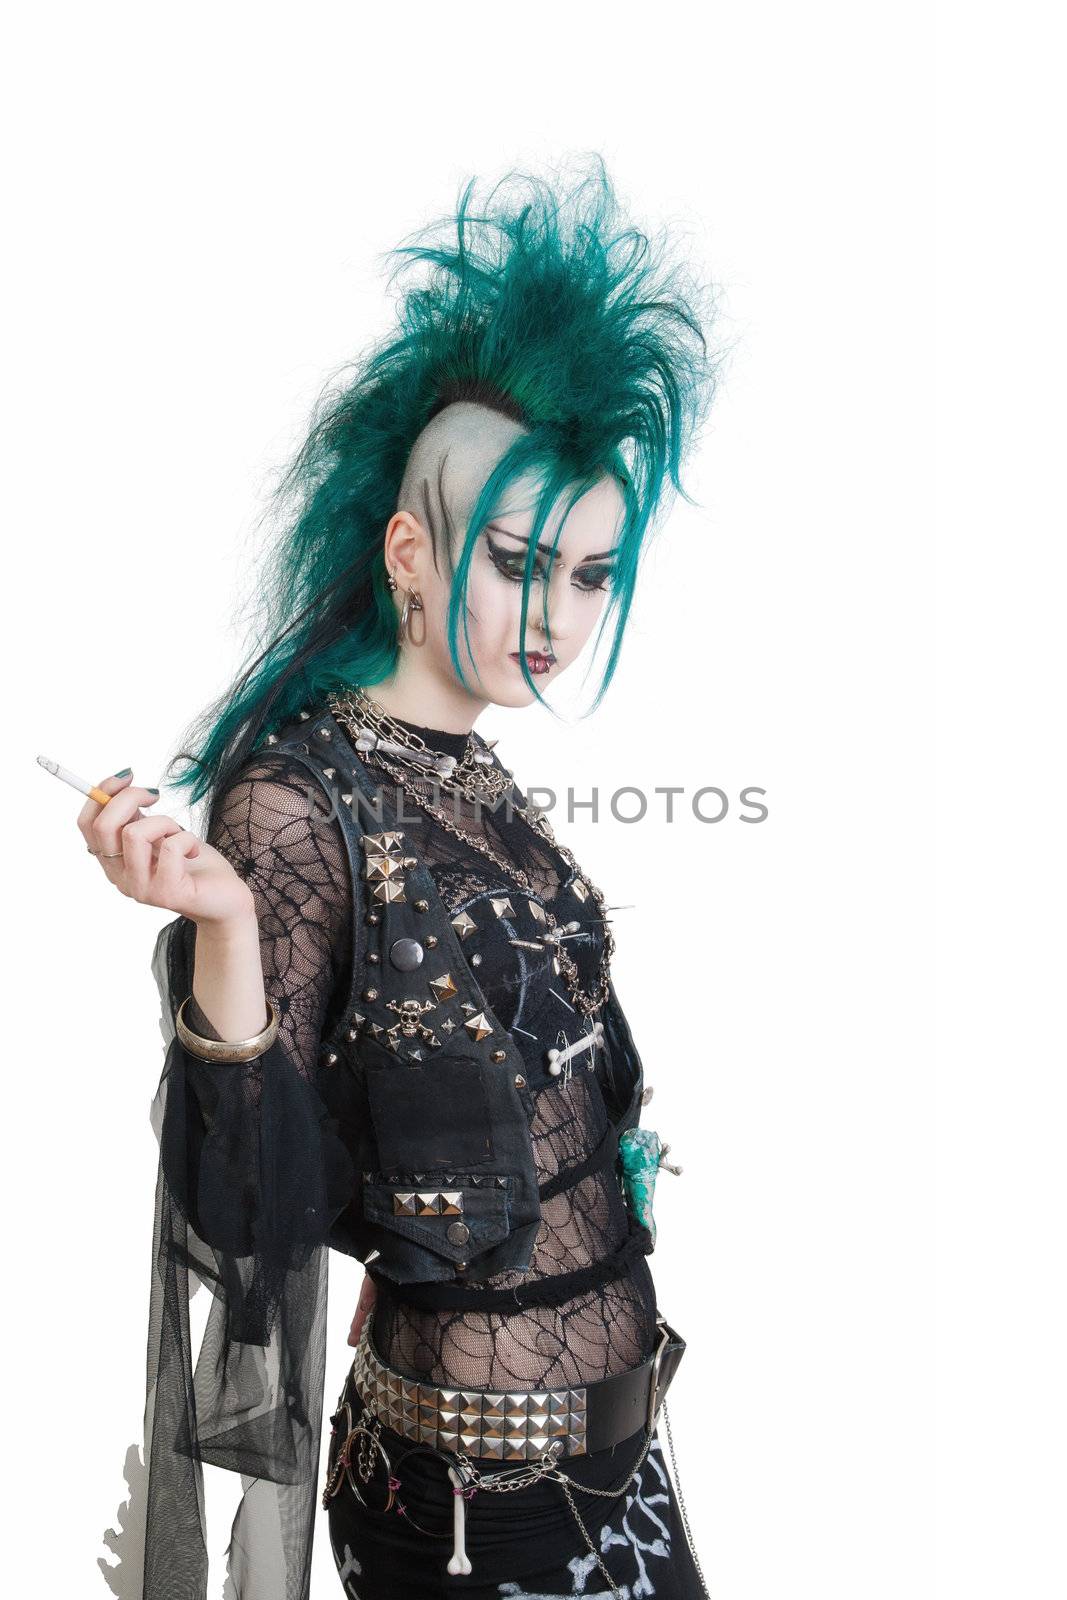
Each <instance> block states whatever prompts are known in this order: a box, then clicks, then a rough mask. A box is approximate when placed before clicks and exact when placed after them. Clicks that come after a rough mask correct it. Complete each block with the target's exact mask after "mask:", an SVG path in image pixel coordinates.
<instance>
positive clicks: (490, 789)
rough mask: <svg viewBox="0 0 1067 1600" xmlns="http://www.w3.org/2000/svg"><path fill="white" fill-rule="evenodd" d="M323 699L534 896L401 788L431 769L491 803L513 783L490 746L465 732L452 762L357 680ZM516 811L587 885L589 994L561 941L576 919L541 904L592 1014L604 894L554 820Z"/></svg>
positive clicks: (597, 992)
mask: <svg viewBox="0 0 1067 1600" xmlns="http://www.w3.org/2000/svg"><path fill="white" fill-rule="evenodd" d="M326 700H327V704H328V705H329V707H330V710H331V711H332V713H333V715H334V716H335V717H336V718H337V720H338V721H339V722H340V723H341V725H342V727H344V728H345V730H346V731H347V733H348V734H349V736H350V737H351V738H352V741H353V745H354V747H355V749H356V750H358V751H360V752H361V753H362V754H373V755H374V756H375V758H376V759H377V760H378V761H379V762H380V763H381V765H382V767H383V768H384V769H385V771H386V772H387V773H388V774H389V776H390V777H391V778H392V779H393V781H394V783H397V784H398V785H399V786H400V787H401V788H403V789H404V792H405V793H406V794H408V795H409V797H410V798H411V799H413V800H414V801H415V804H416V805H417V806H419V807H421V809H422V810H423V811H425V812H427V814H428V815H429V816H431V817H433V818H434V820H435V821H437V822H439V823H440V825H441V826H442V827H443V828H444V829H445V830H446V832H448V833H451V834H454V835H455V837H456V838H458V839H461V840H462V841H463V842H464V843H465V844H469V845H470V847H471V848H472V849H473V850H476V851H478V853H479V854H480V855H483V856H485V857H487V858H488V859H489V860H490V861H492V862H493V863H494V864H495V865H496V866H497V867H499V868H500V870H501V871H502V872H504V873H506V874H507V875H508V876H509V877H510V878H512V879H513V880H514V881H515V882H516V883H518V884H519V886H520V887H521V888H522V890H523V891H524V893H526V894H527V895H531V896H536V894H537V890H536V886H535V885H534V884H533V883H532V881H531V880H530V878H529V877H528V876H527V874H526V873H525V872H523V870H522V868H521V867H519V866H517V865H516V864H515V863H514V862H511V861H508V860H507V858H506V857H504V856H501V855H500V854H499V853H498V852H497V851H495V850H493V849H492V847H491V846H490V845H489V844H487V843H486V842H485V841H484V840H482V839H479V838H477V837H476V836H475V835H473V834H471V833H469V832H468V831H466V830H465V829H463V828H460V827H459V826H458V824H457V823H456V822H454V821H450V820H449V818H448V816H447V814H446V813H445V811H444V808H443V807H441V806H438V805H435V804H434V802H433V801H432V800H429V799H427V798H426V797H425V796H423V795H420V794H419V793H418V792H417V791H415V790H412V789H410V788H408V787H407V784H408V783H409V782H410V776H409V774H410V772H411V771H415V772H416V773H418V775H419V776H420V777H423V778H426V777H430V776H432V778H433V779H434V781H435V782H436V783H437V785H438V786H439V788H443V789H450V790H453V791H455V792H458V793H459V794H461V795H463V796H464V797H465V798H466V799H467V800H469V801H471V802H472V803H475V804H477V803H479V802H480V803H482V804H485V803H488V804H489V805H490V806H495V805H497V804H498V803H499V802H500V800H501V799H503V798H504V796H505V795H506V794H507V793H508V792H509V791H510V789H511V788H512V778H511V774H510V773H508V772H505V771H504V770H503V768H500V767H497V766H496V764H495V762H494V760H493V756H492V754H491V750H492V746H491V745H487V744H485V743H484V742H476V741H477V740H478V736H477V735H476V734H475V733H474V732H473V731H472V732H471V733H470V734H469V735H468V738H467V747H466V749H465V750H464V752H463V756H462V757H461V758H460V760H459V761H458V762H457V760H456V758H455V756H449V755H444V754H442V753H441V752H440V751H436V750H431V749H430V747H429V745H427V743H426V741H425V740H424V739H422V738H421V737H420V736H419V735H418V734H417V733H412V732H411V730H410V729H408V728H405V727H404V726H403V724H402V723H400V722H397V721H396V720H395V719H394V718H393V717H390V716H389V715H388V713H387V712H385V711H382V710H381V709H380V708H379V707H378V706H376V705H375V704H374V702H373V700H371V699H369V698H368V696H367V695H365V694H364V693H363V691H362V690H361V689H360V688H358V687H353V688H351V689H347V690H345V692H344V693H343V694H339V693H335V692H331V693H330V694H328V695H327V697H326ZM394 763H399V764H400V765H401V766H405V765H406V766H407V768H408V772H407V773H405V772H404V771H402V770H401V771H398V769H397V765H395V764H394ZM515 811H516V812H517V813H518V815H519V816H521V817H522V820H523V821H524V822H525V824H526V826H527V827H528V828H530V829H531V830H532V831H533V832H534V833H536V834H539V835H540V837H541V838H542V839H545V840H547V841H548V843H549V844H550V845H551V846H552V847H553V849H554V850H555V851H556V852H557V853H558V854H559V855H560V856H562V858H563V860H564V861H565V862H566V863H567V865H568V866H569V867H570V868H571V870H572V872H573V873H574V874H575V878H576V880H579V881H580V882H581V883H582V884H584V886H585V888H586V889H587V890H588V892H589V894H590V895H591V897H592V899H593V902H594V904H595V905H596V908H597V911H598V912H599V916H598V918H597V919H596V920H598V921H599V922H600V924H601V926H602V928H603V934H604V944H603V949H602V951H601V957H600V968H599V972H598V975H597V983H596V987H595V988H594V989H593V991H592V993H586V991H585V990H584V989H583V988H582V987H581V984H580V981H579V972H578V966H577V963H576V962H575V960H574V957H573V956H572V955H571V954H570V952H569V951H568V950H565V949H564V947H563V940H564V939H565V938H566V937H567V936H568V934H570V933H572V932H574V931H575V925H574V924H571V923H568V924H567V925H566V926H565V927H560V925H559V924H558V923H557V921H556V919H555V917H554V916H553V915H552V913H551V912H550V911H549V910H548V909H547V908H546V907H543V908H542V910H543V911H544V915H545V918H546V920H547V933H546V935H545V942H546V943H548V944H550V945H551V946H552V947H553V955H552V959H553V964H554V970H555V971H556V972H557V973H562V975H563V979H564V981H565V983H566V985H567V989H568V991H569V993H570V996H571V999H572V1000H573V1001H574V1005H575V1009H576V1010H577V1011H579V1012H580V1013H581V1014H582V1015H583V1016H590V1015H592V1013H593V1012H594V1011H599V1009H600V1007H601V1006H602V1005H603V1004H604V1002H605V1001H606V1000H607V998H608V994H609V992H610V969H611V957H612V955H613V953H614V950H615V940H614V937H613V935H612V932H611V927H610V925H609V921H608V916H607V905H606V903H605V900H604V896H603V894H602V893H601V891H600V890H599V889H598V888H597V886H596V884H595V883H593V882H591V881H590V879H589V878H587V877H586V876H585V874H584V873H583V872H582V869H581V868H580V867H579V865H578V863H577V861H576V860H575V859H574V856H573V854H572V853H571V851H570V850H569V849H568V848H567V846H566V845H565V844H562V843H561V842H560V841H559V840H558V839H557V838H556V836H555V833H554V831H553V828H552V824H551V823H550V822H549V820H548V818H547V817H546V816H544V815H543V814H542V813H541V812H536V813H535V814H534V816H533V817H532V818H531V817H530V816H529V815H528V814H527V811H526V808H525V807H524V806H516V807H515Z"/></svg>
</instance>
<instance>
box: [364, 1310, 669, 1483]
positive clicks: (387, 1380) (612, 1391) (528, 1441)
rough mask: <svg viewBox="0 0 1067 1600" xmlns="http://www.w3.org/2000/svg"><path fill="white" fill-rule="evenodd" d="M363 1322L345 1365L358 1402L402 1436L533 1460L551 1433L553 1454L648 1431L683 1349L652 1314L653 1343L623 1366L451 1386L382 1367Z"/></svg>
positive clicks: (484, 1456) (477, 1454) (474, 1454)
mask: <svg viewBox="0 0 1067 1600" xmlns="http://www.w3.org/2000/svg"><path fill="white" fill-rule="evenodd" d="M370 1325H371V1318H370V1317H368V1318H367V1320H366V1322H365V1323H364V1324H363V1331H362V1333H361V1335H360V1341H359V1345H358V1347H357V1349H356V1354H355V1357H354V1358H353V1361H352V1369H351V1378H352V1381H353V1383H354V1384H355V1386H356V1388H357V1390H358V1391H359V1394H360V1397H361V1399H362V1401H363V1404H364V1406H365V1407H366V1409H367V1410H368V1411H369V1412H370V1413H371V1414H372V1416H376V1417H378V1418H379V1419H380V1421H381V1423H382V1424H383V1426H384V1427H387V1428H391V1429H392V1430H393V1431H394V1432H395V1433H399V1434H402V1435H403V1436H404V1437H405V1438H408V1439H412V1440H415V1441H416V1442H418V1443H422V1444H429V1445H433V1446H434V1447H435V1448H436V1449H439V1450H452V1451H455V1452H463V1453H464V1454H465V1455H468V1456H470V1457H471V1458H472V1459H476V1460H498V1461H527V1460H531V1459H536V1458H539V1457H540V1456H542V1455H543V1454H544V1452H545V1451H546V1450H547V1449H548V1448H549V1447H550V1446H552V1445H553V1444H554V1442H555V1441H557V1440H558V1441H560V1443H559V1444H557V1445H556V1446H555V1456H556V1459H557V1460H559V1459H561V1458H562V1457H563V1456H573V1455H587V1454H591V1453H593V1452H594V1451H597V1450H606V1449H609V1448H610V1447H611V1446H612V1445H615V1444H619V1443H620V1442H621V1441H622V1440H623V1439H629V1438H630V1437H631V1436H632V1435H633V1434H635V1433H637V1432H638V1431H639V1430H640V1429H649V1430H651V1429H652V1428H653V1427H654V1426H655V1423H656V1418H657V1416H658V1414H659V1407H660V1404H661V1402H662V1400H663V1396H664V1395H665V1394H666V1392H667V1386H668V1384H669V1383H670V1381H671V1379H672V1378H673V1376H674V1373H675V1370H676V1369H677V1366H678V1363H679V1361H680V1360H681V1358H682V1352H683V1351H684V1350H685V1340H684V1339H682V1338H681V1337H680V1336H679V1335H678V1334H677V1333H676V1332H675V1330H674V1329H673V1328H672V1327H671V1325H670V1323H668V1322H667V1320H666V1319H665V1318H664V1317H662V1316H659V1315H658V1314H657V1317H656V1348H655V1350H654V1351H653V1353H652V1354H651V1355H650V1356H649V1358H648V1359H647V1361H643V1362H642V1363H641V1365H640V1366H638V1367H631V1368H629V1370H628V1371H626V1372H618V1373H613V1374H612V1376H611V1377H609V1378H599V1379H597V1381H596V1382H595V1383H586V1384H579V1385H575V1386H568V1387H567V1388H563V1389H513V1388H508V1389H506V1390H499V1389H453V1388H449V1387H446V1386H444V1385H440V1384H428V1383H423V1382H421V1381H420V1380H418V1379H415V1378H409V1377H408V1376H407V1375H406V1373H403V1372H398V1371H397V1370H396V1369H395V1368H393V1367H390V1366H388V1365H387V1364H386V1363H385V1362H384V1361H382V1359H381V1357H380V1356H379V1354H378V1352H377V1350H376V1349H375V1348H374V1344H373V1341H372V1339H371V1336H370Z"/></svg>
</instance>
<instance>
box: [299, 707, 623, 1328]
mask: <svg viewBox="0 0 1067 1600" xmlns="http://www.w3.org/2000/svg"><path fill="white" fill-rule="evenodd" d="M475 738H476V739H477V738H478V736H477V735H475ZM479 743H483V742H482V741H479ZM270 744H271V747H272V748H273V749H275V750H277V751H279V752H284V753H285V754H286V755H287V756H288V757H289V758H290V759H292V760H295V761H297V762H298V763H300V764H301V765H302V766H303V767H304V768H305V769H306V770H307V772H308V775H309V789H312V792H313V794H314V796H315V801H316V805H317V806H318V807H319V808H320V809H321V812H322V816H323V819H324V822H330V823H331V824H332V823H333V821H334V820H335V819H336V820H339V821H340V823H341V826H342V829H343V832H344V838H345V844H346V848H347V851H348V857H349V867H350V871H351V879H352V889H353V915H352V921H353V927H352V961H351V971H350V974H349V981H348V995H347V1001H346V1004H345V1005H344V1006H343V1008H340V1009H339V1010H338V1012H337V1015H336V1020H335V1022H334V1023H333V1025H332V1026H331V1028H330V1029H329V1031H328V1032H327V1033H326V1034H325V1035H324V1037H323V1041H322V1062H321V1069H320V1072H319V1077H318V1086H319V1090H320V1093H321V1095H322V1098H323V1100H324V1101H325V1103H326V1105H327V1107H328V1109H329V1111H330V1114H331V1115H332V1117H333V1118H334V1119H335V1121H336V1126H337V1130H338V1132H339V1133H340V1135H341V1137H342V1139H343V1140H344V1142H345V1144H346V1145H347V1147H348V1149H349V1151H350V1153H351V1156H352V1161H353V1165H354V1168H355V1172H356V1179H357V1182H356V1187H355V1192H354V1193H353V1195H352V1199H351V1202H350V1204H349V1205H348V1206H347V1208H346V1209H345V1210H344V1211H343V1212H342V1213H341V1215H340V1216H338V1218H337V1219H336V1222H335V1224H334V1227H333V1230H332V1233H331V1237H330V1244H331V1246H332V1247H334V1248H336V1249H339V1250H342V1251H344V1252H345V1253H347V1254H350V1255H354V1256H356V1257H358V1258H359V1259H360V1260H361V1261H364V1262H366V1263H367V1264H368V1266H369V1267H370V1270H371V1271H372V1272H373V1273H374V1274H382V1275H384V1276H385V1277H386V1278H387V1279H389V1280H390V1281H391V1282H393V1283H396V1284H403V1285H407V1286H417V1285H420V1284H421V1285H426V1286H431V1285H439V1286H440V1290H439V1292H438V1299H437V1301H436V1302H432V1303H438V1304H450V1305H462V1304H463V1303H464V1300H463V1288H462V1286H463V1285H465V1284H470V1285H476V1284H479V1283H481V1282H483V1281H484V1280H485V1279H487V1278H489V1277H491V1276H493V1275H494V1274H497V1273H499V1272H501V1271H502V1270H504V1269H509V1268H510V1269H518V1270H519V1271H523V1270H526V1269H527V1268H528V1267H529V1265H530V1260H531V1255H532V1252H533V1246H534V1240H535V1237H536V1235H537V1230H538V1226H539V1223H540V1220H541V1200H542V1198H544V1197H545V1194H546V1186H545V1185H543V1184H542V1186H541V1188H540V1190H539V1187H538V1180H537V1175H536V1172H535V1167H534V1161H533V1155H532V1148H531V1136H530V1121H531V1117H532V1115H533V1109H534V1098H533V1096H534V1092H535V1091H537V1090H538V1089H540V1088H542V1087H543V1086H544V1083H547V1082H548V1081H549V1079H548V1076H547V1067H543V1068H534V1067H532V1066H531V1065H530V1064H529V1063H528V1062H526V1061H524V1059H523V1056H522V1054H521V1052H520V1050H519V1048H518V1045H517V1043H516V1041H515V1040H514V1039H513V1038H512V1036H511V1035H510V1034H509V1033H508V1032H507V1030H506V1029H505V1028H504V1027H503V1026H502V1025H501V1023H500V1022H499V1020H498V1018H497V1017H496V1016H495V1015H494V1013H493V1011H492V1009H491V1008H490V1006H489V1005H488V1003H487V1002H486V999H485V996H484V994H483V993H482V992H481V990H480V989H479V986H478V982H477V978H476V976H475V973H474V971H473V969H472V968H471V966H470V964H469V962H468V961H467V959H466V957H465V955H464V952H463V942H462V938H461V933H462V928H460V931H458V932H457V928H456V927H455V926H454V925H453V922H452V921H451V919H450V917H449V913H448V910H447V908H446V906H445V905H444V903H443V901H442V900H441V898H440V895H439V893H438V890H437V887H436V885H435V883H434V880H433V877H432V876H431V874H430V872H429V870H428V868H427V867H426V866H425V865H423V864H422V863H421V862H420V861H419V859H418V858H417V856H415V855H414V854H412V851H411V849H410V848H409V845H410V840H409V839H407V838H406V837H405V830H404V819H403V817H402V816H398V815H397V812H396V809H395V808H392V809H391V808H390V807H389V805H388V804H387V802H386V796H385V793H384V792H383V791H382V789H381V788H380V787H379V786H378V784H377V783H376V782H375V780H374V778H373V776H372V774H371V772H370V771H369V770H368V767H367V766H366V765H365V764H364V762H363V761H362V760H361V758H360V756H359V755H358V753H357V752H356V750H355V749H354V747H353V745H352V743H351V742H350V740H349V738H348V735H347V733H346V732H345V730H344V728H343V727H342V726H341V724H340V723H339V722H338V721H337V719H336V718H335V717H333V716H332V715H331V714H330V713H329V712H325V711H322V710H319V711H317V712H316V713H315V714H312V715H309V714H308V713H306V712H304V713H301V714H300V715H299V716H298V717H296V718H294V719H293V720H292V721H291V722H289V723H287V724H285V725H284V726H283V727H281V728H279V729H278V731H277V733H276V734H275V735H274V736H272V738H271V740H270ZM483 748H487V747H485V746H484V743H483ZM493 760H494V764H498V763H496V758H495V757H494V758H493ZM598 1020H599V1021H600V1022H601V1023H602V1024H603V1028H604V1040H605V1045H606V1049H605V1051H604V1055H603V1062H604V1064H603V1067H602V1069H601V1075H600V1084H601V1090H602V1093H603V1095H604V1102H605V1105H606V1107H607V1110H608V1115H609V1118H610V1122H609V1126H608V1130H607V1135H606V1136H605V1139H604V1141H603V1143H602V1146H601V1148H600V1149H598V1150H597V1151H595V1152H593V1154H592V1156H591V1157H590V1158H589V1159H588V1160H586V1161H583V1163H582V1165H581V1167H580V1168H578V1169H575V1170H573V1171H571V1172H569V1173H568V1172H564V1173H560V1174H557V1175H556V1176H555V1177H554V1178H553V1180H552V1183H551V1186H550V1187H551V1190H552V1192H557V1191H558V1190H560V1189H562V1188H564V1187H566V1186H567V1184H568V1183H574V1182H578V1181H580V1179H581V1178H582V1177H584V1176H586V1175H587V1174H588V1173H589V1172H590V1171H592V1170H594V1169H595V1168H596V1167H599V1166H601V1165H607V1164H608V1163H610V1162H613V1161H614V1160H615V1158H616V1139H617V1135H618V1134H619V1133H621V1132H622V1131H623V1130H624V1129H626V1128H629V1127H632V1126H634V1125H635V1124H636V1123H637V1122H638V1120H639V1117H640V1110H641V1103H642V1091H643V1074H642V1068H641V1061H640V1058H639V1056H638V1054H637V1051H636V1049H635V1048H634V1044H633V1040H632V1037H631V1035H630V1030H629V1027H628V1025H627V1023H626V1020H625V1017H624V1016H623V1013H622V1010H621V1008H620V1006H619V1004H618V1001H617V998H616V995H615V991H614V987H613V986H612V985H611V984H610V981H609V985H608V998H607V999H606V1001H605V1002H604V1003H603V1005H602V1006H601V1008H600V1011H599V1013H598ZM537 1070H540V1071H542V1072H543V1073H544V1074H545V1077H544V1080H543V1082H542V1083H538V1082H537V1081H536V1080H534V1079H532V1076H531V1075H532V1074H533V1073H534V1072H535V1071H537ZM634 1231H635V1232H638V1233H643V1231H644V1230H640V1229H637V1228H636V1225H634ZM631 1242H632V1241H631ZM638 1247H639V1248H640V1249H641V1250H642V1252H644V1251H646V1250H647V1249H648V1248H649V1245H648V1241H647V1239H646V1240H644V1241H643V1242H642V1241H638ZM630 1253H632V1252H630ZM449 1286H454V1287H449ZM411 1292H412V1293H414V1290H412V1291H411ZM427 1292H429V1287H427ZM442 1294H443V1295H447V1296H448V1299H447V1300H442V1299H441V1295H442ZM480 1303H484V1291H482V1300H481V1302H480Z"/></svg>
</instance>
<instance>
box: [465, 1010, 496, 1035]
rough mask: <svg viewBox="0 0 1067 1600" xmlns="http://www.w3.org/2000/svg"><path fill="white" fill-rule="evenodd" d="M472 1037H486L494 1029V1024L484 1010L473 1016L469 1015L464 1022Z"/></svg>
mask: <svg viewBox="0 0 1067 1600" xmlns="http://www.w3.org/2000/svg"><path fill="white" fill-rule="evenodd" d="M463 1026H464V1027H465V1028H466V1030H467V1032H468V1033H469V1034H470V1036H471V1038H472V1039H475V1040H479V1039H486V1038H488V1037H489V1035H490V1034H491V1033H492V1031H493V1025H492V1023H491V1022H490V1021H489V1018H488V1017H487V1016H486V1014H485V1012H484V1011H478V1012H476V1013H475V1015H474V1016H473V1017H468V1018H467V1020H466V1022H465V1023H464V1024H463Z"/></svg>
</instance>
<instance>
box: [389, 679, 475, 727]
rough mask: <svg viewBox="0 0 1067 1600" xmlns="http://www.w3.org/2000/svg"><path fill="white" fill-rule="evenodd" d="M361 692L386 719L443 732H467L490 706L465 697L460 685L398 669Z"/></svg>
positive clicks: (467, 695) (466, 695) (473, 696)
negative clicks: (389, 718)
mask: <svg viewBox="0 0 1067 1600" xmlns="http://www.w3.org/2000/svg"><path fill="white" fill-rule="evenodd" d="M363 693H364V694H365V695H366V697H367V699H368V700H371V701H373V702H374V704H375V705H376V706H377V707H378V708H379V709H380V710H382V711H384V712H386V714H387V715H388V716H390V717H398V718H399V719H400V721H401V722H412V723H414V724H415V726H416V727H419V728H437V729H439V730H440V732H442V733H470V731H471V729H472V728H473V727H474V724H475V721H476V720H477V718H478V717H480V716H481V714H482V712H483V711H484V710H485V708H486V706H487V705H488V704H489V702H488V700H484V699H481V698H480V697H479V696H477V695H472V694H468V693H467V692H466V691H465V690H464V689H463V688H462V687H461V686H460V685H459V684H452V683H444V682H442V680H441V679H440V678H437V677H434V676H431V675H430V674H418V675H416V674H413V673H403V672H402V671H400V670H399V669H398V670H397V671H396V672H395V673H394V674H393V676H392V677H391V678H383V679H382V681H381V682H380V683H373V684H371V685H370V686H369V687H368V686H366V685H364V687H363Z"/></svg>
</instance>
